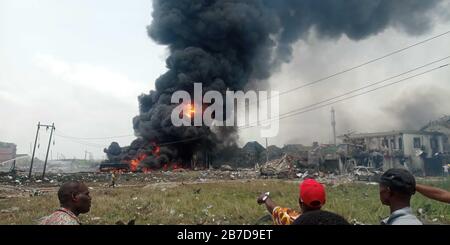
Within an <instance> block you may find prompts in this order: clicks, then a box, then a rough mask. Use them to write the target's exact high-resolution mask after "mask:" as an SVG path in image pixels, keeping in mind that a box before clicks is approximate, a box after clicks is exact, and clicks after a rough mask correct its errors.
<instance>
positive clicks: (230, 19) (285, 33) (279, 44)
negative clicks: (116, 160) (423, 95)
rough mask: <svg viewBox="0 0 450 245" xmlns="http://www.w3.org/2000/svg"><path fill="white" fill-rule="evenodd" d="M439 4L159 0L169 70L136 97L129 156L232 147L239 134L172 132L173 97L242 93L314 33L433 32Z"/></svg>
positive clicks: (179, 155)
mask: <svg viewBox="0 0 450 245" xmlns="http://www.w3.org/2000/svg"><path fill="white" fill-rule="evenodd" d="M439 2H440V0H427V1H424V0H345V1H338V0H320V1H318V0H154V1H153V15H152V16H153V22H152V24H151V25H150V26H149V27H148V34H149V36H150V37H151V38H152V39H153V40H155V41H156V42H158V43H159V44H162V45H167V46H168V48H169V50H170V56H169V57H168V58H167V61H166V63H167V68H168V71H167V72H166V73H165V74H163V75H161V76H160V77H159V78H158V79H157V80H156V90H155V91H150V93H149V94H146V95H142V96H140V97H139V103H140V114H139V115H138V116H136V117H135V118H134V120H133V124H134V130H135V133H136V135H137V136H139V137H140V139H138V140H136V141H135V142H133V144H132V146H131V147H130V148H129V149H128V150H129V151H130V152H129V154H128V155H133V154H135V155H137V154H138V153H139V152H140V151H141V152H142V151H147V153H150V151H151V145H152V143H153V142H154V143H157V144H159V143H165V142H173V141H181V140H186V139H189V138H194V139H196V140H193V141H188V142H181V143H177V144H171V145H166V146H163V147H161V153H160V156H159V157H156V156H154V157H150V158H149V159H148V160H146V161H145V163H146V164H147V165H148V166H150V167H158V166H160V165H161V164H163V163H165V162H168V161H177V162H180V161H181V162H187V161H189V160H190V159H191V158H192V156H193V154H194V153H195V152H198V151H203V150H205V151H209V152H214V150H217V149H220V147H221V146H222V145H223V142H227V143H229V142H234V139H235V137H236V135H235V130H234V129H230V128H228V129H222V131H220V132H212V131H211V130H210V129H209V128H206V127H180V128H177V127H174V126H172V123H171V119H170V115H171V111H172V109H173V108H174V105H171V103H170V98H171V96H172V93H173V92H175V91H178V90H185V91H190V92H192V90H193V83H195V82H200V83H202V84H203V92H205V91H208V90H217V91H221V92H222V93H224V92H225V91H226V90H227V89H230V90H245V89H246V86H248V84H249V82H252V83H253V82H258V81H264V80H266V79H268V78H269V77H270V76H271V74H272V72H273V71H274V70H276V69H277V68H279V66H280V65H281V64H282V63H285V62H289V61H290V60H291V56H292V45H293V44H294V43H296V42H297V41H298V40H299V39H301V38H304V37H306V36H307V35H308V34H309V33H310V32H311V31H314V32H315V33H316V34H317V35H318V36H319V37H322V38H339V37H340V36H342V35H346V36H348V37H349V38H351V39H354V40H360V39H363V38H366V37H368V36H370V35H375V34H377V33H379V32H382V31H383V30H385V29H386V28H388V27H393V28H396V29H399V30H401V31H404V32H406V33H408V34H413V35H416V34H421V33H423V32H425V31H426V30H427V29H429V28H430V26H431V24H432V17H433V15H432V14H433V11H434V10H435V9H436V8H437V6H438V5H439Z"/></svg>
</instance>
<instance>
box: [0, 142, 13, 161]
mask: <svg viewBox="0 0 450 245" xmlns="http://www.w3.org/2000/svg"><path fill="white" fill-rule="evenodd" d="M14 158H16V145H14V144H6V143H1V142H0V163H2V162H5V161H8V160H11V159H14Z"/></svg>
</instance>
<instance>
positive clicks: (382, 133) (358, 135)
mask: <svg viewBox="0 0 450 245" xmlns="http://www.w3.org/2000/svg"><path fill="white" fill-rule="evenodd" d="M403 134H419V135H441V133H436V132H424V131H417V130H397V131H390V132H380V133H361V134H351V135H340V136H339V137H338V138H340V139H345V138H347V137H348V138H350V139H355V138H370V137H383V136H395V135H403Z"/></svg>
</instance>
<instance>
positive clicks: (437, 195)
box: [416, 184, 450, 203]
mask: <svg viewBox="0 0 450 245" xmlns="http://www.w3.org/2000/svg"><path fill="white" fill-rule="evenodd" d="M416 190H417V192H419V193H420V194H422V195H424V196H426V197H428V198H430V199H433V200H436V201H440V202H445V203H450V192H449V191H446V190H443V189H439V188H436V187H432V186H426V185H421V184H416Z"/></svg>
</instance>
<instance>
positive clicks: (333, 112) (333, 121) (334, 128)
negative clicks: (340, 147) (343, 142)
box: [331, 107, 336, 145]
mask: <svg viewBox="0 0 450 245" xmlns="http://www.w3.org/2000/svg"><path fill="white" fill-rule="evenodd" d="M331 127H332V128H333V144H334V145H336V117H335V111H334V108H333V107H331Z"/></svg>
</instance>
